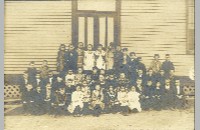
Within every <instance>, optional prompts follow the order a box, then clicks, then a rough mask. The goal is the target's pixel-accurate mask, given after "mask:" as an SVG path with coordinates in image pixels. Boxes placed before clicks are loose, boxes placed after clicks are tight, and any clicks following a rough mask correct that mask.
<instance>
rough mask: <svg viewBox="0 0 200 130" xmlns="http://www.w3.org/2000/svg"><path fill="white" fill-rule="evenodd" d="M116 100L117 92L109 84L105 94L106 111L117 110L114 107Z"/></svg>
mask: <svg viewBox="0 0 200 130" xmlns="http://www.w3.org/2000/svg"><path fill="white" fill-rule="evenodd" d="M116 100H117V94H116V92H115V91H114V89H113V86H111V85H110V86H109V91H108V92H106V94H105V109H106V111H107V113H110V112H112V113H115V112H117V111H116V109H115V107H116Z"/></svg>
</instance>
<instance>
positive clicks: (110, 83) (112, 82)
mask: <svg viewBox="0 0 200 130" xmlns="http://www.w3.org/2000/svg"><path fill="white" fill-rule="evenodd" d="M106 85H107V86H113V89H115V88H116V87H117V81H116V79H115V77H114V75H113V74H110V75H109V76H108V79H107V80H106Z"/></svg>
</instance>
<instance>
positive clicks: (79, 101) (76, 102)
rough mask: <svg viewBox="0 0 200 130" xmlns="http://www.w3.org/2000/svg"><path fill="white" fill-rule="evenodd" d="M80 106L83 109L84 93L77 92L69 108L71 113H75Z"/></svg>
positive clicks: (73, 94)
mask: <svg viewBox="0 0 200 130" xmlns="http://www.w3.org/2000/svg"><path fill="white" fill-rule="evenodd" d="M77 106H79V107H80V108H83V92H82V91H75V92H73V93H72V99H71V104H70V105H69V107H68V110H69V112H70V113H73V112H74V110H75V108H76V107H77Z"/></svg>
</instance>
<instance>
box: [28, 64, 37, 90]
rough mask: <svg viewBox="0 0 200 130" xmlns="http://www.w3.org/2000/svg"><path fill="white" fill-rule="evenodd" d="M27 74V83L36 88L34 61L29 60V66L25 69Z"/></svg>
mask: <svg viewBox="0 0 200 130" xmlns="http://www.w3.org/2000/svg"><path fill="white" fill-rule="evenodd" d="M27 74H28V82H29V84H31V85H33V87H34V88H36V86H37V85H36V82H37V81H36V75H37V69H36V67H35V62H34V61H31V62H30V64H29V67H28V69H27Z"/></svg>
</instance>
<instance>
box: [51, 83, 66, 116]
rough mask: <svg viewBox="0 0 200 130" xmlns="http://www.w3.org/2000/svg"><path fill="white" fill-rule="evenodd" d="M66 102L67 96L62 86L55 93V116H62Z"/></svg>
mask: <svg viewBox="0 0 200 130" xmlns="http://www.w3.org/2000/svg"><path fill="white" fill-rule="evenodd" d="M66 100H67V94H66V91H65V86H62V87H60V88H59V89H58V90H57V91H56V92H55V102H54V109H55V116H57V115H63V114H64V111H65V105H66V104H65V103H66Z"/></svg>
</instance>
